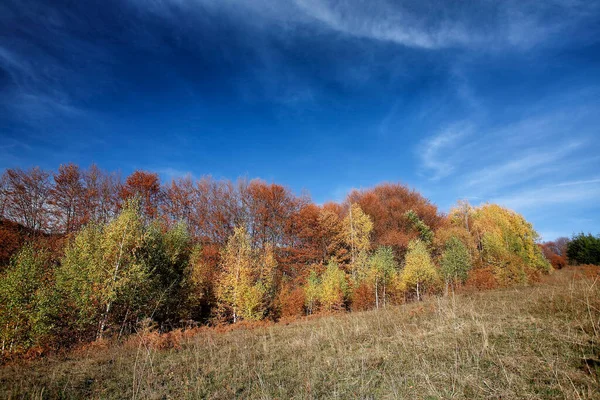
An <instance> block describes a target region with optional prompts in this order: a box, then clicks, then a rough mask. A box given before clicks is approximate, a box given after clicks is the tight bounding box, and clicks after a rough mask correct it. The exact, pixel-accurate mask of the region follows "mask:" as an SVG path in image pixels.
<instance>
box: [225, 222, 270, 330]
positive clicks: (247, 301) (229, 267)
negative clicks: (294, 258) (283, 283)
mask: <svg viewBox="0 0 600 400" xmlns="http://www.w3.org/2000/svg"><path fill="white" fill-rule="evenodd" d="M275 268H276V262H275V259H274V256H273V254H272V250H269V249H267V250H266V252H265V255H264V257H263V258H262V259H261V258H260V257H258V254H257V253H256V252H255V251H254V250H253V249H252V247H251V246H250V235H249V234H248V233H247V232H246V229H245V228H243V227H237V228H235V230H234V233H233V235H232V236H231V238H230V239H229V241H228V242H227V246H226V247H225V249H224V250H223V254H222V260H221V273H220V276H219V278H218V285H217V299H218V302H219V307H220V309H221V314H222V315H223V316H224V317H226V318H228V317H231V318H232V320H233V322H234V323H235V322H237V321H238V320H241V319H245V320H260V319H262V318H263V317H264V316H265V315H266V312H267V308H268V306H269V300H270V298H271V296H272V295H273V290H272V287H273V277H274V271H275Z"/></svg>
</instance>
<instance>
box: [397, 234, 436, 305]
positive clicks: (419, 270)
mask: <svg viewBox="0 0 600 400" xmlns="http://www.w3.org/2000/svg"><path fill="white" fill-rule="evenodd" d="M399 278H400V286H401V289H402V290H405V291H409V292H413V291H414V292H415V294H416V296H417V300H421V295H422V293H423V292H424V291H425V290H427V289H430V288H433V287H435V286H437V284H438V283H439V274H438V272H437V270H436V268H435V266H434V265H433V262H432V261H431V256H430V254H429V250H427V246H426V245H425V243H423V242H422V241H420V240H414V241H412V242H410V244H409V245H408V252H407V253H406V259H405V261H404V268H403V269H402V272H401V273H400V277H399Z"/></svg>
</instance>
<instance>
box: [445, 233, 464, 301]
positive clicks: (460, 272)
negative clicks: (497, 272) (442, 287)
mask: <svg viewBox="0 0 600 400" xmlns="http://www.w3.org/2000/svg"><path fill="white" fill-rule="evenodd" d="M440 267H441V272H442V276H443V277H444V280H445V282H446V292H447V291H448V286H449V285H450V284H457V283H464V281H465V280H466V279H467V276H468V273H469V270H470V269H471V257H470V256H469V250H468V249H467V247H466V246H465V245H464V244H463V243H462V242H461V241H460V240H459V239H458V238H457V237H455V236H452V237H450V239H448V241H447V242H446V244H445V246H444V252H443V253H442V258H441V260H440Z"/></svg>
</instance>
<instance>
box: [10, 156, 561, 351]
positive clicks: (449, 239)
mask: <svg viewBox="0 0 600 400" xmlns="http://www.w3.org/2000/svg"><path fill="white" fill-rule="evenodd" d="M0 217H1V219H0V222H1V225H0V247H1V248H0V265H1V267H0V268H1V269H0V273H1V274H2V276H1V277H0V341H1V346H2V352H3V354H9V353H16V352H22V351H26V350H27V349H29V348H31V347H43V348H46V347H48V348H56V347H64V346H70V345H73V344H76V343H79V342H87V341H93V340H96V339H100V338H103V337H106V336H111V337H119V336H122V335H125V334H128V333H131V332H134V331H136V329H139V327H140V326H142V325H144V324H152V325H155V326H157V327H158V328H159V329H160V330H163V331H165V330H169V329H173V328H180V327H185V326H190V325H196V324H206V323H208V324H215V323H237V322H239V321H244V320H245V321H256V320H262V319H272V320H277V319H280V318H285V317H293V316H299V315H307V314H313V313H318V312H333V311H339V310H366V309H372V308H381V307H387V306H388V305H390V304H399V303H403V302H406V301H420V300H421V299H422V298H423V296H427V295H432V294H436V293H440V294H442V293H447V292H448V291H450V290H453V289H454V288H456V287H458V286H462V285H465V284H468V285H471V286H473V287H475V288H489V287H496V286H508V285H513V284H524V283H527V282H530V281H531V280H535V279H537V278H538V277H539V276H540V275H541V274H544V273H548V272H549V271H550V270H551V268H552V267H551V265H550V263H549V262H548V260H547V258H546V257H544V254H543V253H542V250H543V249H544V248H543V246H540V245H538V243H537V242H538V235H537V233H536V232H535V230H534V229H533V227H532V225H531V224H530V223H528V222H527V221H526V220H525V219H524V218H523V217H522V216H521V215H519V214H517V213H515V212H514V211H511V210H508V209H506V208H503V207H501V206H499V205H495V204H484V205H481V206H478V207H473V206H471V205H469V204H468V203H467V202H462V201H459V202H458V203H457V205H456V206H455V207H454V208H452V209H451V211H450V212H449V213H448V214H444V213H441V212H440V211H439V210H438V209H437V207H436V206H435V205H434V204H432V203H431V202H430V201H429V200H427V199H426V198H424V197H423V196H422V195H421V194H419V193H418V192H416V191H415V190H412V189H410V188H408V187H406V186H404V185H401V184H392V183H388V184H381V185H378V186H376V187H374V188H371V189H365V190H353V191H352V192H350V193H349V194H348V196H347V198H346V200H345V201H343V202H341V203H327V204H323V205H317V204H315V203H313V202H312V201H311V200H310V197H309V196H308V195H305V194H304V195H300V196H298V195H295V194H294V193H292V192H291V191H290V190H289V189H287V188H285V187H284V186H281V185H278V184H274V183H266V182H264V181H260V180H250V181H248V180H244V179H240V180H238V181H236V182H232V181H228V180H215V179H213V178H211V177H202V178H200V179H197V180H195V179H192V178H191V177H183V178H178V179H174V180H172V181H171V182H168V183H161V182H160V179H159V176H158V174H156V173H152V172H147V171H135V172H134V173H132V174H131V175H129V176H127V177H126V179H124V180H122V179H121V178H120V177H119V175H118V174H116V173H113V172H106V171H102V170H100V169H99V168H98V167H96V166H91V167H89V168H88V169H82V168H80V167H78V166H77V165H74V164H67V165H61V166H60V167H59V168H58V170H57V171H44V170H42V169H40V168H32V169H29V170H21V169H8V170H6V171H5V172H4V173H3V174H2V176H1V178H0Z"/></svg>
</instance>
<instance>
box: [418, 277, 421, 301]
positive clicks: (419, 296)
mask: <svg viewBox="0 0 600 400" xmlns="http://www.w3.org/2000/svg"><path fill="white" fill-rule="evenodd" d="M417 301H421V295H420V293H419V281H417Z"/></svg>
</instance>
